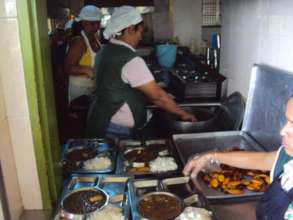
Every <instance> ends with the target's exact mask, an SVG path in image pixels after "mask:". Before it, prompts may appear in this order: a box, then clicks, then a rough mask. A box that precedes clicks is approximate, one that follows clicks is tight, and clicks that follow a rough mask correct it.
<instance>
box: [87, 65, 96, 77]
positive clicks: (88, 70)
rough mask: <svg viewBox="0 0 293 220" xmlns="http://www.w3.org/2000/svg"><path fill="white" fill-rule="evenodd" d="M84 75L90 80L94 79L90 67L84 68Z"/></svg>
mask: <svg viewBox="0 0 293 220" xmlns="http://www.w3.org/2000/svg"><path fill="white" fill-rule="evenodd" d="M84 73H85V74H86V76H87V77H88V78H90V79H94V78H95V73H94V70H93V68H90V67H84Z"/></svg>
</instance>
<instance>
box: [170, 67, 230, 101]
mask: <svg viewBox="0 0 293 220" xmlns="http://www.w3.org/2000/svg"><path fill="white" fill-rule="evenodd" d="M224 80H225V77H224V76H222V75H220V74H218V73H216V72H213V71H212V70H209V69H208V68H207V67H205V68H200V67H195V66H193V67H191V66H190V67H188V66H187V67H184V66H176V67H175V68H174V69H173V70H172V71H171V74H170V90H171V91H172V92H173V93H174V95H175V96H176V97H178V98H179V99H191V98H192V99H213V100H220V98H221V90H222V82H223V81H224Z"/></svg>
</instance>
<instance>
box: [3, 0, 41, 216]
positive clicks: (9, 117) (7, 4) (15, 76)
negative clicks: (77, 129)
mask: <svg viewBox="0 0 293 220" xmlns="http://www.w3.org/2000/svg"><path fill="white" fill-rule="evenodd" d="M0 29H1V41H0V48H2V49H1V50H0V152H1V153H0V162H1V167H2V169H3V171H2V172H3V176H4V185H5V190H6V194H7V199H8V206H9V211H10V215H11V219H12V220H14V219H15V220H16V219H19V215H20V214H21V212H22V210H23V209H42V199H41V193H40V186H39V179H38V174H37V169H36V161H35V155H34V147H33V142H32V133H31V127H30V118H29V111H28V103H27V96H26V89H25V80H24V72H23V63H22V54H21V49H20V42H19V32H18V21H17V14H16V0H10V1H6V0H0Z"/></svg>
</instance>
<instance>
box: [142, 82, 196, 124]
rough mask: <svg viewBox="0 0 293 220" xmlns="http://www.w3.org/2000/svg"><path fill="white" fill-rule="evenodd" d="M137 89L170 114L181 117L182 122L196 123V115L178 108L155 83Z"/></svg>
mask: <svg viewBox="0 0 293 220" xmlns="http://www.w3.org/2000/svg"><path fill="white" fill-rule="evenodd" d="M136 89H138V90H140V91H141V92H142V93H144V94H145V95H146V96H147V97H148V98H149V99H150V101H151V102H152V103H154V104H155V105H157V106H159V107H160V108H162V109H164V110H166V111H168V112H171V113H174V114H176V115H178V116H180V117H181V119H182V120H185V121H187V120H188V121H193V122H195V121H196V117H195V116H194V115H192V114H190V113H188V112H186V111H184V110H183V109H182V108H181V107H180V106H178V105H177V104H176V102H174V101H173V99H171V98H170V96H169V95H168V94H167V93H166V92H165V91H164V90H163V89H161V88H160V87H159V86H158V85H157V83H156V82H155V81H150V82H148V83H146V84H144V85H142V86H138V87H136Z"/></svg>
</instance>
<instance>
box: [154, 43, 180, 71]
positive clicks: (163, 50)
mask: <svg viewBox="0 0 293 220" xmlns="http://www.w3.org/2000/svg"><path fill="white" fill-rule="evenodd" d="M176 56H177V45H176V44H159V45H157V46H156V57H157V60H158V63H159V64H160V65H161V67H163V68H166V69H171V68H172V67H173V65H174V63H175V61H176Z"/></svg>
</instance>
